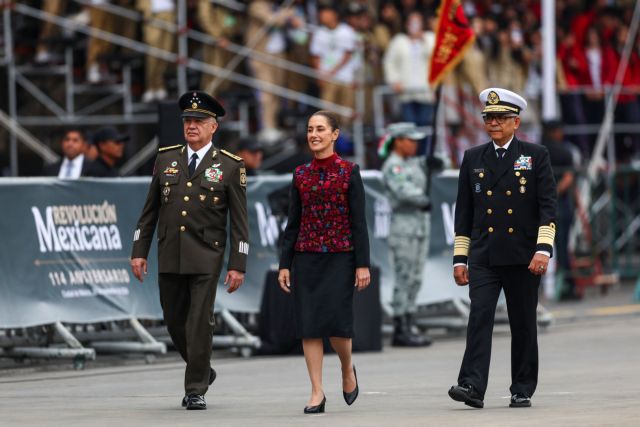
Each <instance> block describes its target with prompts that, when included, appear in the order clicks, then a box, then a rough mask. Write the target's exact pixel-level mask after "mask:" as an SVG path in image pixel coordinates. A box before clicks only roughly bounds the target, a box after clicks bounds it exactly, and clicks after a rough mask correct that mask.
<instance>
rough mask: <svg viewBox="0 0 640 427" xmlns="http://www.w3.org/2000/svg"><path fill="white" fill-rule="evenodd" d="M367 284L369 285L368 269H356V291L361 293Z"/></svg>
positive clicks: (369, 275)
mask: <svg viewBox="0 0 640 427" xmlns="http://www.w3.org/2000/svg"><path fill="white" fill-rule="evenodd" d="M369 283H371V274H369V267H359V268H356V283H355V287H356V289H357V290H358V291H361V290H363V289H364V288H366V287H367V286H369Z"/></svg>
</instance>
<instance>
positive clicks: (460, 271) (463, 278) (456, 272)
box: [453, 265, 469, 286]
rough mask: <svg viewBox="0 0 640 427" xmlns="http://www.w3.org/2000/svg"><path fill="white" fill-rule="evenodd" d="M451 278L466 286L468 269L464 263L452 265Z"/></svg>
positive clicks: (459, 284)
mask: <svg viewBox="0 0 640 427" xmlns="http://www.w3.org/2000/svg"><path fill="white" fill-rule="evenodd" d="M453 278H454V279H455V281H456V285H458V286H466V285H468V284H469V270H468V269H467V266H466V265H458V266H456V267H453Z"/></svg>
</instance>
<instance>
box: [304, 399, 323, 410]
mask: <svg viewBox="0 0 640 427" xmlns="http://www.w3.org/2000/svg"><path fill="white" fill-rule="evenodd" d="M325 403H327V397H326V396H322V402H320V404H319V405H316V406H305V407H304V413H305V414H324V404H325Z"/></svg>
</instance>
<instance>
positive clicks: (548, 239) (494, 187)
mask: <svg viewBox="0 0 640 427" xmlns="http://www.w3.org/2000/svg"><path fill="white" fill-rule="evenodd" d="M480 101H481V102H482V103H483V104H484V105H485V106H484V109H483V111H482V114H483V119H484V123H485V130H486V131H487V133H488V134H489V136H490V137H491V139H492V141H490V142H488V143H487V144H483V145H480V146H478V147H474V148H471V149H469V150H467V151H466V152H465V155H464V159H463V161H462V165H461V167H460V179H459V181H458V197H457V200H456V211H455V233H456V234H455V236H456V237H455V241H454V252H453V263H454V279H455V281H456V283H457V284H458V285H460V286H464V285H466V284H469V298H470V299H471V308H470V314H469V323H468V326H467V346H466V350H465V353H464V358H463V360H462V366H461V368H460V373H459V375H458V384H457V385H454V386H453V387H451V389H450V390H449V396H450V397H451V398H453V399H454V400H457V401H461V402H464V403H465V404H467V405H469V406H472V407H476V408H482V407H483V406H484V402H483V400H484V394H485V391H486V389H487V380H488V376H489V362H490V360H491V334H492V331H493V321H494V317H495V311H496V303H497V301H498V296H499V295H500V290H501V289H503V290H504V294H505V297H506V300H507V311H508V314H509V326H510V328H511V388H510V391H511V403H510V405H509V406H511V407H528V406H531V397H532V396H533V393H534V392H535V390H536V385H537V383H538V338H537V325H536V307H537V305H538V287H539V285H540V276H541V275H542V274H544V272H545V271H546V269H547V265H548V261H549V257H550V256H551V253H552V245H553V239H554V236H555V214H556V185H555V181H554V178H553V172H552V170H551V164H550V161H549V152H548V151H547V149H546V148H545V147H543V146H541V145H537V144H530V143H527V142H523V141H520V140H518V138H517V137H516V136H515V131H516V129H518V127H519V126H520V117H519V114H520V112H521V111H522V110H524V109H525V108H526V106H527V103H526V101H525V100H524V99H523V98H522V97H521V96H519V95H517V94H515V93H513V92H511V91H508V90H504V89H500V88H490V89H486V90H484V91H483V92H482V93H481V94H480Z"/></svg>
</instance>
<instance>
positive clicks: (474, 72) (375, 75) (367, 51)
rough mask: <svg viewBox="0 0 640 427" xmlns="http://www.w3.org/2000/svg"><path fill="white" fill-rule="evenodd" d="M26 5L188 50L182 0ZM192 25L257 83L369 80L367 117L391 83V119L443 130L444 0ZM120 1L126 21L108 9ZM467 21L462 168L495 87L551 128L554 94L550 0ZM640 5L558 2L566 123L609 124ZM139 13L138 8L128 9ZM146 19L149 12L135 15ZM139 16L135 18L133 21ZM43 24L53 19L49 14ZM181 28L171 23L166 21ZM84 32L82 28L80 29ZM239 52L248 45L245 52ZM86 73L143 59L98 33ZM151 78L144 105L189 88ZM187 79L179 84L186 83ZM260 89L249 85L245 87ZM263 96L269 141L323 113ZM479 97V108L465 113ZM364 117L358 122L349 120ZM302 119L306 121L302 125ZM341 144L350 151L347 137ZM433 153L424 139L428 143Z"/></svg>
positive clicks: (162, 67) (166, 70) (389, 0)
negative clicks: (437, 57)
mask: <svg viewBox="0 0 640 427" xmlns="http://www.w3.org/2000/svg"><path fill="white" fill-rule="evenodd" d="M26 3H28V4H31V5H33V6H38V7H41V8H42V10H43V11H45V12H48V13H51V14H55V15H59V16H66V17H68V18H70V19H71V20H72V21H71V22H77V23H82V24H90V25H92V26H93V27H95V28H97V29H101V30H104V31H108V32H113V33H116V34H118V35H120V36H124V37H128V38H131V39H133V40H140V41H144V42H145V43H148V44H149V45H150V46H153V47H157V48H159V49H162V50H164V51H168V52H177V35H176V33H175V32H172V31H171V30H172V29H173V28H172V27H171V25H173V24H176V23H177V18H178V10H177V8H178V3H179V2H177V1H175V0H82V1H70V0H51V1H37V0H31V1H27V2H26ZM185 3H186V5H187V21H186V22H187V26H188V28H190V29H192V30H196V31H200V32H202V33H205V34H207V35H208V36H210V37H211V40H215V43H213V44H205V43H200V42H198V41H194V39H190V42H189V46H188V52H189V57H191V58H195V59H198V60H201V61H203V62H204V63H206V64H211V65H214V66H216V67H220V68H221V69H222V68H226V70H227V71H229V72H237V73H240V74H242V75H249V76H252V77H255V78H256V79H257V80H258V81H259V82H262V83H265V84H267V85H275V86H277V87H282V88H285V89H289V90H292V91H296V92H298V93H302V94H309V95H312V96H317V97H319V98H321V99H323V100H325V101H328V102H331V103H334V104H337V105H341V106H345V107H350V108H353V107H355V102H354V97H355V93H356V89H357V88H364V89H365V93H366V102H365V103H364V106H365V109H364V111H363V114H364V119H365V125H371V124H372V121H373V119H372V105H373V102H372V96H373V95H372V94H373V89H374V88H376V87H380V86H381V85H388V87H390V91H391V95H390V96H387V97H386V101H387V102H386V104H385V120H386V122H387V123H390V122H393V121H398V120H403V121H410V122H414V123H416V124H417V125H418V126H429V125H430V124H431V123H432V117H433V113H434V108H435V104H434V103H435V93H434V91H433V89H432V88H430V87H429V86H428V85H427V84H426V74H427V73H428V67H429V65H428V63H429V58H430V56H431V54H432V52H433V48H434V45H435V36H434V32H433V31H434V29H435V28H434V27H435V25H436V15H437V7H438V4H439V2H437V1H435V0H396V1H393V0H380V1H366V0H351V1H345V2H335V1H331V0H286V1H269V0H253V1H235V0H234V1H229V0H225V1H211V0H188V1H186V2H185ZM105 5H106V6H116V7H117V8H116V10H117V11H120V12H124V14H122V15H121V16H119V15H116V14H113V13H110V12H108V11H106V10H105V9H104V7H105ZM462 5H463V7H464V10H465V14H466V16H467V17H468V18H469V20H470V23H471V25H472V27H473V29H474V31H475V34H476V42H475V44H474V45H473V46H472V48H471V49H469V50H468V51H467V53H466V55H465V57H464V60H463V61H462V62H461V64H460V65H459V66H458V67H457V68H456V70H455V72H454V73H451V74H450V75H449V77H448V78H447V79H446V81H445V82H444V86H443V87H444V90H443V95H442V97H443V104H442V105H444V107H445V109H446V123H447V124H448V125H449V126H448V129H449V130H450V132H449V135H448V141H449V145H450V151H451V157H452V160H453V164H454V165H455V164H458V163H459V162H460V160H461V154H462V152H463V151H464V149H466V148H468V147H469V146H471V145H475V144H477V143H481V142H483V141H484V138H485V137H484V135H482V134H481V133H480V134H479V133H478V128H479V127H480V128H481V126H480V125H481V123H480V121H479V118H478V117H476V111H477V108H474V105H475V107H477V104H475V103H477V99H476V95H477V93H478V92H480V91H481V90H482V89H484V88H486V87H490V86H500V87H503V88H506V89H510V90H513V91H515V92H517V93H521V94H523V96H524V97H525V98H526V99H527V100H528V101H529V104H530V108H529V109H528V111H527V113H526V115H525V117H524V121H525V123H530V124H532V123H536V124H537V123H539V122H540V121H541V120H540V116H539V110H540V98H541V90H542V71H541V66H542V55H543V49H542V33H541V2H540V1H539V0H523V1H521V2H511V1H507V0H477V1H463V2H462ZM633 6H634V2H633V1H630V0H629V1H627V0H617V1H614V0H597V1H595V2H594V1H587V0H557V1H556V22H557V25H556V34H557V65H558V67H557V87H558V95H559V96H558V101H559V105H560V107H561V108H560V110H561V120H562V121H563V123H564V124H565V125H582V126H584V125H589V124H594V125H597V124H598V123H600V122H601V120H602V116H603V112H604V101H605V95H606V93H607V90H608V88H610V87H611V85H612V84H613V83H614V80H615V76H616V71H617V68H618V65H619V63H620V58H621V53H622V48H623V46H624V43H625V41H626V39H627V38H628V37H627V34H628V31H629V23H630V20H631V14H632V12H633ZM127 12H128V13H129V14H127ZM136 16H141V17H142V19H140V20H138V21H137V20H135V19H133V18H135V17H136ZM130 18H131V19H130ZM36 22H39V23H41V22H42V21H36ZM163 23H165V24H166V23H169V24H170V25H169V26H167V25H163ZM71 27H72V26H71ZM37 31H38V34H37V40H38V42H37V43H34V44H33V45H31V49H29V48H25V47H24V46H23V49H22V50H21V52H19V53H22V54H23V55H22V56H20V55H19V57H21V59H22V60H25V61H32V62H34V63H36V64H41V65H44V64H50V63H54V62H56V61H60V60H61V59H62V56H61V53H62V50H61V48H60V45H59V44H58V43H57V41H58V40H59V38H57V36H59V35H60V34H61V33H62V34H64V33H65V31H66V32H67V33H68V32H69V28H66V29H64V30H61V29H60V27H58V26H56V25H54V24H51V23H45V24H44V25H41V27H40V28H38V30H37ZM242 46H247V47H249V48H251V49H252V50H253V51H254V52H257V55H251V56H249V57H248V58H249V59H248V60H243V61H239V60H238V59H239V58H238V59H236V53H237V48H241V47H242ZM234 47H235V48H236V49H235V50H234ZM84 53H85V56H84V64H83V72H81V73H79V75H81V76H83V77H84V78H85V79H86V81H87V82H89V83H93V84H101V83H104V82H109V81H113V80H114V79H116V80H117V79H118V78H119V77H118V75H117V73H116V72H115V71H117V70H114V69H113V67H110V66H109V59H110V58H112V56H113V55H114V54H121V55H125V57H126V55H127V54H131V53H132V52H131V51H128V50H127V49H126V48H123V47H117V46H114V45H113V44H110V43H109V42H107V41H105V40H102V39H100V38H98V37H91V36H90V37H88V38H87V43H86V50H85V52H84ZM260 55H262V57H264V56H268V57H270V58H278V59H282V60H287V61H289V62H288V64H290V65H291V64H297V65H302V66H308V67H311V68H312V69H314V70H315V71H316V72H317V73H316V74H313V73H312V74H309V73H305V72H302V73H300V72H299V70H295V69H294V68H295V67H293V66H289V65H286V64H285V66H278V65H275V64H273V63H272V62H271V61H266V62H265V61H262V60H261V56H260ZM138 70H139V73H138V74H139V81H140V84H139V85H138V86H135V87H134V89H135V91H136V93H134V95H135V96H137V98H138V99H139V100H140V101H141V102H143V103H153V102H155V101H161V100H164V99H166V98H167V97H175V96H177V95H178V94H177V85H176V84H175V83H171V79H172V76H175V63H170V62H167V61H165V60H163V59H161V58H157V57H155V56H153V55H147V56H146V58H144V66H142V67H140V68H139V69H138ZM174 80H175V79H174ZM622 83H623V89H622V91H623V92H622V95H621V96H620V99H619V105H618V108H617V110H616V122H620V123H638V122H640V98H639V96H638V93H639V91H640V37H638V39H637V40H635V41H634V44H633V49H632V53H631V57H630V61H629V66H628V68H627V72H626V73H625V74H624V76H623V80H622ZM189 85H190V87H196V86H197V87H200V88H202V89H205V90H209V91H212V92H214V93H215V94H216V96H219V97H221V98H222V99H223V100H225V101H227V100H228V99H231V98H233V97H234V96H238V95H237V94H238V93H240V92H241V86H240V85H239V84H237V83H233V81H232V80H231V79H225V78H224V77H221V76H214V75H211V74H207V73H202V74H201V75H199V80H195V81H194V80H193V78H191V79H190V80H189ZM244 90H245V94H244V96H246V92H247V90H246V88H244ZM254 94H255V99H256V101H257V103H256V104H257V108H256V114H255V118H256V119H255V124H254V126H253V130H255V131H256V132H258V135H259V138H260V139H262V140H267V141H273V140H278V139H279V138H281V137H282V130H283V129H284V128H287V127H288V126H289V127H291V117H292V116H295V114H297V113H299V114H300V117H304V116H305V114H308V113H309V111H310V110H311V109H310V108H308V107H307V106H306V105H304V104H302V103H300V102H294V101H292V100H291V99H289V100H287V99H285V98H282V97H280V96H277V95H274V94H273V93H271V92H269V91H266V90H265V91H254ZM465 103H466V105H467V107H466V108H465ZM352 118H353V117H345V120H344V122H345V123H344V124H346V125H348V124H349V123H350V120H351V119H352ZM294 124H295V123H294ZM585 129H586V128H583V129H576V128H571V129H570V130H569V132H567V134H568V139H570V140H571V141H572V142H573V143H574V144H575V145H576V146H577V147H578V149H579V150H580V154H581V155H582V156H583V157H588V156H589V155H590V152H591V150H592V147H593V144H594V141H595V135H596V132H597V127H591V128H590V129H587V132H586V133H585V132H584V130H585ZM339 147H340V145H339ZM426 149H427V147H424V146H423V147H422V151H423V152H424V150H426ZM616 149H617V156H616V157H617V158H618V160H619V161H622V162H627V161H629V160H630V159H633V158H634V157H635V158H637V157H640V140H639V138H638V134H637V133H627V134H622V133H621V134H618V135H617V137H616Z"/></svg>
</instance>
